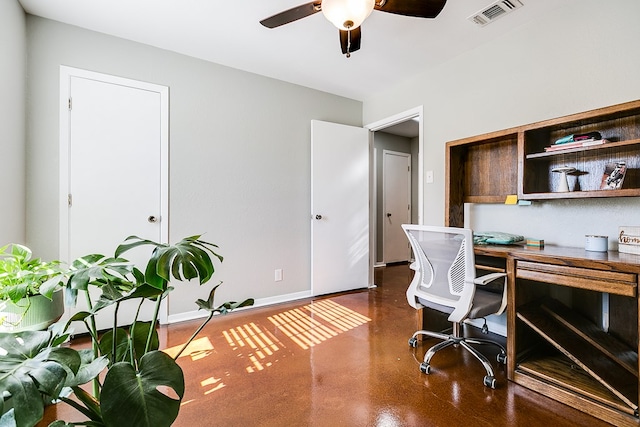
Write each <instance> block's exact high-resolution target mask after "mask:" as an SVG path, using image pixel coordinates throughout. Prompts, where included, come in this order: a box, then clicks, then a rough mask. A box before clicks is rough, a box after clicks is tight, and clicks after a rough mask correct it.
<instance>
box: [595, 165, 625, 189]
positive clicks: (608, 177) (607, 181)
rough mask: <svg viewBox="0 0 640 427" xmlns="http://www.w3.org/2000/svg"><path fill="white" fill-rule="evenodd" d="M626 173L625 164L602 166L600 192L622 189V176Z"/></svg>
mask: <svg viewBox="0 0 640 427" xmlns="http://www.w3.org/2000/svg"><path fill="white" fill-rule="evenodd" d="M626 173H627V164H626V162H612V163H607V164H606V165H605V166H604V173H603V174H602V182H601V183H600V189H601V190H619V189H620V188H622V182H623V181H624V176H625V174H626Z"/></svg>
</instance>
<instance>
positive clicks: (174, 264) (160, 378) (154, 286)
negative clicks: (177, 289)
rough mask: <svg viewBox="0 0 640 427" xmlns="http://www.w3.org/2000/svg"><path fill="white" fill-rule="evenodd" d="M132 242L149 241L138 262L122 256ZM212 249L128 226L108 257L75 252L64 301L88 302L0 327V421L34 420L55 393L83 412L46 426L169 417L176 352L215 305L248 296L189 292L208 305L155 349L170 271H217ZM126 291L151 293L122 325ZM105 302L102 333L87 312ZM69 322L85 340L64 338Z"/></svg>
mask: <svg viewBox="0 0 640 427" xmlns="http://www.w3.org/2000/svg"><path fill="white" fill-rule="evenodd" d="M139 246H151V247H152V248H153V250H152V251H151V255H150V257H149V259H148V262H147V265H146V268H145V271H144V272H143V271H141V270H139V269H138V268H136V267H135V266H134V265H133V264H132V263H131V262H129V261H127V260H126V259H125V258H123V257H122V255H123V254H124V253H125V252H127V251H129V250H131V249H133V248H136V247H139ZM216 249H217V246H216V245H214V244H211V243H208V242H205V241H203V240H200V236H192V237H187V238H185V239H182V240H181V241H179V242H178V243H176V244H174V245H165V244H160V243H156V242H152V241H149V240H145V239H141V238H139V237H136V236H131V237H129V238H127V239H126V240H125V242H124V243H123V244H121V245H120V246H119V247H118V248H117V249H116V251H115V255H114V256H113V257H105V256H103V255H87V256H84V257H82V258H79V259H77V260H75V261H74V262H73V263H72V264H71V266H70V269H69V270H68V272H67V275H66V277H67V278H66V281H65V283H64V290H65V293H66V295H65V298H66V300H67V301H70V302H75V301H76V300H77V298H79V297H83V298H86V299H87V303H88V307H89V308H88V309H87V310H85V311H79V312H77V313H75V314H74V315H73V316H72V317H71V319H70V320H69V321H68V322H67V323H65V324H60V323H58V324H56V325H53V326H52V327H51V328H49V330H47V331H25V332H14V333H2V334H0V356H1V357H0V392H2V394H3V396H4V397H5V398H8V400H7V401H8V402H9V403H10V405H11V406H12V407H11V408H8V407H6V405H5V403H3V400H5V399H2V400H0V409H2V410H1V411H0V413H2V414H3V415H2V418H0V427H3V426H14V425H15V426H18V427H22V426H34V425H35V424H37V423H38V422H39V421H40V420H41V419H42V417H43V414H44V406H45V404H47V403H48V402H54V401H55V402H58V403H56V404H68V405H71V406H73V407H74V408H75V409H77V410H78V411H79V412H80V413H82V414H83V415H84V416H85V417H86V418H87V419H86V421H83V422H74V423H67V422H65V421H62V420H58V421H55V422H53V423H52V424H50V426H51V427H62V426H90V427H100V426H105V427H109V426H119V427H121V426H136V427H144V426H149V427H151V426H153V427H161V426H170V425H171V424H172V423H173V421H174V420H175V419H176V417H177V416H178V412H179V409H180V403H181V401H182V397H183V395H184V375H183V372H182V369H181V368H180V366H179V365H178V364H177V363H176V359H177V358H178V357H179V356H180V354H181V353H182V351H183V350H184V349H185V348H186V347H187V345H188V344H189V343H190V342H191V341H192V340H193V339H194V338H195V337H196V335H197V334H198V333H199V332H200V331H201V330H202V328H203V327H204V326H205V325H206V324H207V323H208V322H209V321H210V320H211V319H212V317H213V316H214V315H215V314H216V313H220V314H224V313H227V312H229V311H231V310H234V309H236V308H239V307H244V306H250V305H252V304H253V299H247V300H245V301H242V302H225V303H223V304H221V305H219V306H215V305H214V296H215V291H216V289H217V288H218V286H220V285H219V284H218V285H216V286H215V287H214V288H213V289H212V290H211V291H210V293H209V297H208V298H207V300H201V299H199V300H197V301H196V304H197V305H198V307H199V308H200V309H203V310H206V311H208V312H209V315H208V317H207V318H206V319H205V320H204V321H203V323H202V324H201V326H200V327H199V328H197V330H196V331H195V332H194V334H193V335H192V336H191V338H190V339H189V340H188V341H187V342H186V343H185V344H184V346H183V347H182V350H180V351H179V352H178V354H176V355H175V356H173V357H172V356H169V355H168V354H167V353H164V352H162V351H160V350H159V339H158V334H157V330H156V320H155V319H157V317H158V316H157V314H158V312H159V310H160V304H161V301H162V299H164V298H165V297H166V296H167V295H168V294H169V292H171V290H172V289H173V288H172V287H171V286H170V282H171V280H172V279H173V280H175V281H185V280H191V279H196V280H198V281H199V283H200V284H201V285H202V284H204V283H206V282H208V281H209V280H210V279H211V278H212V276H213V273H214V271H215V269H214V264H213V260H214V259H218V260H219V261H222V257H221V256H220V255H218V254H217V253H216V252H215V251H216ZM92 288H98V289H100V291H101V292H99V296H98V297H97V298H92V297H91V295H92V294H93V293H90V292H89V290H91V289H92ZM129 300H136V301H139V306H141V305H142V303H144V302H145V301H153V302H154V303H155V316H153V319H154V320H151V321H139V320H138V319H137V315H136V320H134V322H133V323H132V324H131V325H130V326H129V327H127V328H122V327H118V326H117V325H118V322H117V314H118V308H119V306H120V304H121V303H123V302H124V301H129ZM109 306H115V310H114V313H115V314H114V318H113V326H112V328H111V329H110V330H108V331H105V332H103V333H100V332H99V331H98V330H97V329H96V324H95V315H96V314H97V313H99V312H100V311H101V310H103V309H104V308H106V307H109ZM138 312H139V310H138ZM73 322H83V323H84V324H85V325H86V327H87V329H88V331H89V334H90V336H91V342H92V348H90V349H80V350H77V349H74V348H71V347H69V346H65V345H63V343H64V342H65V341H66V340H67V338H68V333H69V332H68V327H69V325H70V324H71V323H73ZM105 370H106V372H105ZM85 384H87V386H84V387H81V386H83V385H85ZM88 384H92V386H91V387H89V386H88Z"/></svg>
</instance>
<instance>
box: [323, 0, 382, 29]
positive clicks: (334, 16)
mask: <svg viewBox="0 0 640 427" xmlns="http://www.w3.org/2000/svg"><path fill="white" fill-rule="evenodd" d="M374 6H375V0H322V13H323V14H324V16H325V18H327V19H328V20H329V22H331V23H332V24H333V25H335V26H336V27H337V28H338V29H340V30H353V29H354V28H358V27H359V26H360V24H362V22H364V20H365V19H367V17H368V16H369V15H370V14H371V12H372V11H373V7H374Z"/></svg>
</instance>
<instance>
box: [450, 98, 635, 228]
mask: <svg viewBox="0 0 640 427" xmlns="http://www.w3.org/2000/svg"><path fill="white" fill-rule="evenodd" d="M592 131H598V132H600V133H601V135H602V137H603V138H605V139H607V140H609V141H610V142H609V143H606V144H602V145H593V146H588V147H581V148H572V149H566V150H562V151H553V152H546V151H545V150H544V148H545V147H548V146H550V145H553V144H554V142H555V141H556V140H557V139H559V138H562V137H564V136H567V135H571V134H580V133H586V132H592ZM618 161H624V162H626V166H627V173H626V176H625V179H624V182H623V186H622V188H621V189H618V190H600V185H601V182H602V176H603V174H604V170H605V165H606V164H607V163H612V162H618ZM446 166H447V173H448V179H447V181H446V188H445V191H446V199H445V203H446V211H445V223H446V224H448V225H451V226H462V225H463V223H464V218H463V215H464V213H463V212H464V203H504V202H505V199H506V197H507V195H517V197H518V199H522V200H548V199H570V198H590V197H628V196H640V101H633V102H628V103H624V104H619V105H614V106H610V107H606V108H600V109H597V110H592V111H587V112H584V113H579V114H573V115H570V116H565V117H560V118H557V119H552V120H546V121H542V122H538V123H533V124H529V125H524V126H519V127H515V128H511V129H506V130H502V131H498V132H492V133H488V134H484V135H479V136H474V137H470V138H465V139H460V140H457V141H451V142H448V143H447V146H446ZM561 166H569V167H573V168H576V171H575V172H574V173H573V174H572V175H571V177H570V181H571V182H570V189H571V191H569V192H559V191H558V189H559V183H560V179H561V178H562V177H561V174H559V173H554V172H552V170H553V169H555V168H557V167H561Z"/></svg>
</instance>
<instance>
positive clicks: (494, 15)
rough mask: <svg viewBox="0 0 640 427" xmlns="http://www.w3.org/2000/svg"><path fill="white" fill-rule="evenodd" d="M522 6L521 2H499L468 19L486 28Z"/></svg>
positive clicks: (518, 0) (508, 0) (503, 0)
mask: <svg viewBox="0 0 640 427" xmlns="http://www.w3.org/2000/svg"><path fill="white" fill-rule="evenodd" d="M522 6H524V5H523V3H522V2H521V1H520V0H498V1H497V2H494V3H492V4H490V5H489V6H487V7H485V8H484V9H482V10H481V11H479V12H477V13H474V14H473V15H471V16H470V17H469V18H467V19H468V20H469V21H471V22H473V23H474V24H476V25H479V26H481V27H484V26H485V25H487V24H489V23H491V22H493V21H495V20H496V19H498V18H500V17H501V16H504V15H506V14H507V13H509V12H513V11H514V10H516V9H518V8H520V7H522Z"/></svg>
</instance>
